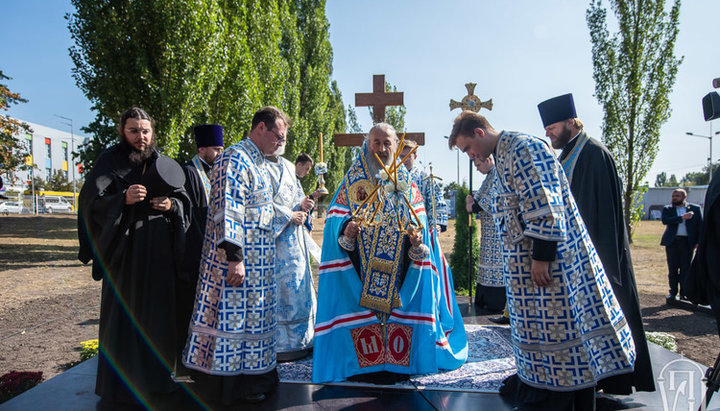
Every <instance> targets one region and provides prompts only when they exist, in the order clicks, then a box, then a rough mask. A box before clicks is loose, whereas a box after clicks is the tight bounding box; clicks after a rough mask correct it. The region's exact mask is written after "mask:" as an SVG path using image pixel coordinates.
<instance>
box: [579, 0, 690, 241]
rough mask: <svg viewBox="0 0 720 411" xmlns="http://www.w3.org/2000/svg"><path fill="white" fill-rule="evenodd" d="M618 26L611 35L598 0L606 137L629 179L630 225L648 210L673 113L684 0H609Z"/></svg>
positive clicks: (599, 86) (593, 32) (597, 47)
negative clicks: (663, 132)
mask: <svg viewBox="0 0 720 411" xmlns="http://www.w3.org/2000/svg"><path fill="white" fill-rule="evenodd" d="M609 3H610V7H611V9H612V11H613V13H614V14H615V17H616V18H617V27H618V31H617V32H616V33H613V34H610V32H609V30H608V24H607V11H606V9H605V8H603V6H602V1H601V0H592V1H591V3H590V7H589V8H588V10H587V13H586V19H587V24H588V28H589V29H590V38H591V41H592V55H593V68H594V70H593V78H594V79H595V96H596V98H597V99H598V101H599V102H600V104H601V105H602V106H603V110H604V119H603V124H602V132H603V142H604V143H605V145H606V146H607V147H608V149H609V150H610V152H611V153H612V155H613V157H614V158H615V160H616V162H617V167H618V173H619V175H620V178H621V179H622V182H623V204H624V214H625V224H626V225H627V228H628V232H629V233H631V234H632V227H633V224H634V223H635V222H637V221H639V219H640V217H641V215H642V205H641V204H640V201H641V200H642V194H643V193H644V191H645V190H646V189H647V188H643V187H642V186H641V182H642V180H643V179H644V178H645V176H646V175H647V173H648V171H649V170H650V167H651V166H652V164H653V162H654V161H655V157H656V156H657V152H658V143H659V139H660V127H661V126H662V125H663V124H664V123H665V122H666V121H667V120H668V118H669V117H670V112H671V109H670V100H669V98H668V96H669V94H670V92H671V91H672V86H673V84H674V83H675V77H676V75H677V70H678V66H679V65H680V63H681V62H682V57H680V58H677V57H676V56H675V52H674V48H675V40H676V39H677V35H678V16H679V13H680V0H675V1H674V2H673V3H672V6H671V7H670V9H669V10H666V7H665V1H664V0H609Z"/></svg>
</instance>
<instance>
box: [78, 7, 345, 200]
mask: <svg viewBox="0 0 720 411" xmlns="http://www.w3.org/2000/svg"><path fill="white" fill-rule="evenodd" d="M73 4H74V5H75V7H76V9H77V11H76V12H75V13H74V14H72V15H69V16H67V18H68V21H69V29H70V32H71V34H72V36H73V39H74V40H75V46H74V47H73V48H71V50H70V51H71V57H72V58H73V62H74V63H75V69H74V73H75V74H74V75H75V78H76V80H77V83H78V85H79V86H80V88H81V89H82V90H83V91H84V92H85V94H86V95H87V96H88V98H89V99H90V100H91V101H92V102H93V104H94V108H95V109H96V111H97V112H98V114H97V117H96V119H95V121H94V122H93V123H92V124H90V125H89V126H88V127H86V128H83V131H85V132H88V133H91V134H93V135H94V136H95V139H93V140H91V141H90V143H88V144H87V145H86V146H84V147H82V148H81V155H80V158H81V162H82V163H83V165H84V168H85V170H89V169H91V167H92V163H93V161H94V159H95V158H97V155H99V153H100V152H101V151H102V150H103V149H105V148H107V147H108V146H109V145H111V144H113V143H114V142H115V141H116V140H117V131H115V130H114V121H115V120H116V119H117V118H118V117H119V115H120V113H122V111H124V110H125V109H127V108H128V107H131V106H141V107H143V108H145V109H146V110H147V111H148V113H149V114H150V115H151V116H153V117H154V118H155V120H156V124H157V127H156V132H157V136H158V146H159V147H160V148H161V149H162V150H163V151H164V152H165V154H167V155H170V156H173V157H175V158H176V159H178V160H179V161H185V160H188V159H189V158H191V157H192V156H193V155H194V154H195V144H194V141H193V138H192V126H193V125H194V124H200V123H216V124H220V125H222V126H223V129H224V140H225V141H224V142H225V146H229V145H232V144H234V143H237V142H239V141H240V140H241V139H242V138H243V137H245V136H246V135H247V134H248V132H249V129H250V122H251V119H252V116H253V114H254V113H255V111H256V110H257V109H259V108H260V107H263V106H266V105H275V106H277V107H279V108H281V109H282V110H284V111H285V112H286V113H287V114H288V115H289V116H290V118H291V119H292V121H293V127H292V128H291V129H290V131H289V132H288V143H287V147H286V154H285V157H286V158H288V159H290V160H291V161H294V160H295V157H296V156H297V154H298V153H300V152H307V153H308V154H310V155H311V156H313V158H315V159H316V160H317V154H318V151H319V145H318V137H319V135H320V133H322V134H323V137H324V139H323V143H324V144H323V154H324V156H325V158H324V160H325V162H327V163H329V164H331V165H332V166H331V167H330V170H331V172H330V173H329V174H328V175H326V177H325V180H326V185H327V186H328V189H329V190H331V191H332V190H333V189H334V188H335V187H337V183H338V181H339V180H340V178H341V177H342V172H343V170H344V169H345V167H346V158H345V151H347V150H345V149H338V148H335V147H334V145H332V143H331V137H332V135H333V134H335V133H337V132H344V131H345V118H344V117H345V112H344V109H343V105H342V96H341V95H340V92H339V88H338V87H337V85H336V84H334V83H333V82H331V80H330V76H331V74H332V47H331V45H330V36H329V23H328V21H327V18H326V17H325V1H319V0H297V1H290V0H267V1H260V0H190V1H187V0H184V1H181V0H168V1H163V2H156V1H150V0H135V1H129V0H121V1H117V2H97V1H93V0H73ZM304 183H305V185H306V186H307V187H306V189H309V188H310V186H314V185H315V184H316V176H314V175H311V177H308V178H306V179H305V181H304Z"/></svg>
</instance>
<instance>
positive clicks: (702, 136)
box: [685, 123, 720, 184]
mask: <svg viewBox="0 0 720 411" xmlns="http://www.w3.org/2000/svg"><path fill="white" fill-rule="evenodd" d="M711 127H712V123H711ZM685 134H687V135H689V136H693V137H701V138H706V139H708V140H709V141H710V155H709V156H708V175H709V178H708V184H709V183H710V180H711V179H712V174H713V172H712V139H713V136H715V135H718V134H720V131H716V132H715V134H713V132H712V129H710V135H709V136H705V135H702V134H695V133H693V132H690V131H688V132H686V133H685Z"/></svg>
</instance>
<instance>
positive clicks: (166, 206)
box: [150, 197, 172, 211]
mask: <svg viewBox="0 0 720 411" xmlns="http://www.w3.org/2000/svg"><path fill="white" fill-rule="evenodd" d="M150 204H152V208H154V209H156V210H160V211H170V208H171V207H172V202H171V201H170V199H169V198H168V197H153V198H151V199H150Z"/></svg>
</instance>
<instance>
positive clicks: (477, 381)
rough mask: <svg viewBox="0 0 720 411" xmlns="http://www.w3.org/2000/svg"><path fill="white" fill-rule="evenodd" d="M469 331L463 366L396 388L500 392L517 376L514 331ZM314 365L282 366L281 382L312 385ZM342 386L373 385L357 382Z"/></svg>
mask: <svg viewBox="0 0 720 411" xmlns="http://www.w3.org/2000/svg"><path fill="white" fill-rule="evenodd" d="M465 331H466V332H467V337H468V349H469V356H468V360H467V362H466V363H465V364H464V365H463V366H462V367H460V368H458V369H457V370H454V371H448V372H441V373H437V374H428V375H415V376H412V377H411V378H410V379H409V380H408V381H403V382H400V383H397V384H395V385H394V387H397V388H416V387H417V388H424V389H445V390H463V391H475V392H497V391H498V390H499V389H500V386H501V384H502V381H503V380H504V379H505V378H506V377H509V376H510V375H512V374H514V373H515V360H514V359H513V350H512V345H511V343H510V328H509V327H496V326H483V325H474V324H467V325H465ZM312 362H313V360H312V355H310V356H307V357H305V358H303V359H302V360H299V361H294V362H288V363H281V364H278V368H277V370H278V374H279V375H280V381H282V382H303V383H310V382H311V378H312ZM342 384H346V385H353V386H366V385H372V384H364V383H354V382H343V383H342ZM328 385H332V383H331V384H328ZM372 386H374V385H372Z"/></svg>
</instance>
